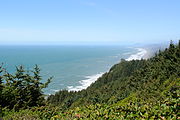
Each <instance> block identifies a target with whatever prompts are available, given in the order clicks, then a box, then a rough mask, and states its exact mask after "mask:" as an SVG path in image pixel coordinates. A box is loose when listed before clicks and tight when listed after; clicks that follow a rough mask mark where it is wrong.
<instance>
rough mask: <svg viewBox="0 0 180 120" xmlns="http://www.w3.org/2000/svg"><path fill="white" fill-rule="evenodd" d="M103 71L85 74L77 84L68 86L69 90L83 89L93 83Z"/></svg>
mask: <svg viewBox="0 0 180 120" xmlns="http://www.w3.org/2000/svg"><path fill="white" fill-rule="evenodd" d="M102 74H103V73H99V74H95V75H91V76H85V80H81V81H79V83H80V85H79V86H75V87H74V86H68V87H67V88H68V90H69V91H80V90H83V89H86V88H87V87H88V86H90V85H91V84H92V83H94V82H95V81H96V80H97V79H98V78H99V77H101V76H102Z"/></svg>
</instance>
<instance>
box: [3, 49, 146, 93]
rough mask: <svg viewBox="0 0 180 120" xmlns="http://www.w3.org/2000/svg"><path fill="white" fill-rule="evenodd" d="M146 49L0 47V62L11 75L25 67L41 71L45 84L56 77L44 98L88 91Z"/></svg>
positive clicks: (140, 56) (45, 90)
mask: <svg viewBox="0 0 180 120" xmlns="http://www.w3.org/2000/svg"><path fill="white" fill-rule="evenodd" d="M146 52H147V51H146V50H145V49H139V48H138V49H137V48H131V47H128V46H1V47H0V62H2V63H4V66H5V67H6V68H7V70H8V71H10V72H13V71H14V70H15V66H17V65H23V66H25V68H28V69H31V68H33V67H34V65H35V64H37V65H39V67H40V68H41V70H42V71H41V75H42V76H43V78H44V80H46V78H48V77H50V76H53V80H52V82H51V83H50V84H49V87H48V88H46V89H44V92H45V94H53V93H55V92H56V91H58V90H61V89H68V90H73V91H78V90H81V89H85V88H86V87H88V86H89V85H90V84H91V83H92V82H94V81H95V80H97V78H98V77H100V76H101V75H102V74H103V73H104V72H106V71H108V70H109V68H110V67H111V66H112V65H114V64H116V63H118V62H119V61H120V59H121V58H124V59H127V60H130V59H140V58H142V57H143V56H144V54H146Z"/></svg>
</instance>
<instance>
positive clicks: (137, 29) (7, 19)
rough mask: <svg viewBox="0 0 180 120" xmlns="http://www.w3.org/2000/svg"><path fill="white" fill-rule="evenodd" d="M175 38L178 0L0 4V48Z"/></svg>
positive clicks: (3, 0)
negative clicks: (10, 45)
mask: <svg viewBox="0 0 180 120" xmlns="http://www.w3.org/2000/svg"><path fill="white" fill-rule="evenodd" d="M179 39H180V0H0V45H4V44H13V45H14V44H42V45H43V44H45V45H46V44H47V45H50V44H52V45H53V44H55V45H57V44H143V43H144V44H145V43H146V44H149V43H162V42H167V41H170V40H174V41H176V40H179Z"/></svg>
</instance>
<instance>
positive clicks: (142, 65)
mask: <svg viewBox="0 0 180 120" xmlns="http://www.w3.org/2000/svg"><path fill="white" fill-rule="evenodd" d="M179 77H180V44H179V45H174V44H173V43H171V44H170V46H169V48H168V49H165V50H164V51H159V52H158V53H157V54H156V55H155V56H154V57H153V58H150V59H148V60H132V61H125V60H121V62H120V63H119V64H116V65H114V66H113V67H112V68H111V69H110V71H109V72H107V73H105V74H104V75H103V76H102V77H100V78H99V79H98V80H97V81H96V82H95V83H93V84H92V85H91V86H89V87H88V88H87V89H86V90H82V91H79V92H68V91H66V90H64V91H59V92H57V93H56V94H55V95H51V96H49V98H48V102H49V103H52V104H55V105H60V106H62V107H63V106H65V107H76V106H80V105H87V104H95V103H100V104H101V103H106V104H112V103H117V102H118V101H120V100H122V99H124V98H126V97H128V96H129V95H130V94H136V96H138V97H137V98H139V99H140V100H142V99H143V100H147V101H151V102H153V101H157V100H159V99H163V95H162V94H161V93H162V92H163V91H164V90H165V89H166V86H164V84H165V83H166V82H168V83H166V84H170V83H171V82H173V81H174V80H176V79H177V78H179Z"/></svg>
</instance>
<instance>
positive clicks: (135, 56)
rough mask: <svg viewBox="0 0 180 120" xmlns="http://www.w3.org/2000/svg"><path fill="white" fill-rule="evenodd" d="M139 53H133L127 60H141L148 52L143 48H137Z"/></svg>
mask: <svg viewBox="0 0 180 120" xmlns="http://www.w3.org/2000/svg"><path fill="white" fill-rule="evenodd" d="M137 50H138V53H136V54H133V55H131V56H130V57H129V58H127V59H126V60H127V61H130V60H140V59H142V58H144V57H145V55H146V54H147V51H146V50H145V49H143V48H137Z"/></svg>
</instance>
